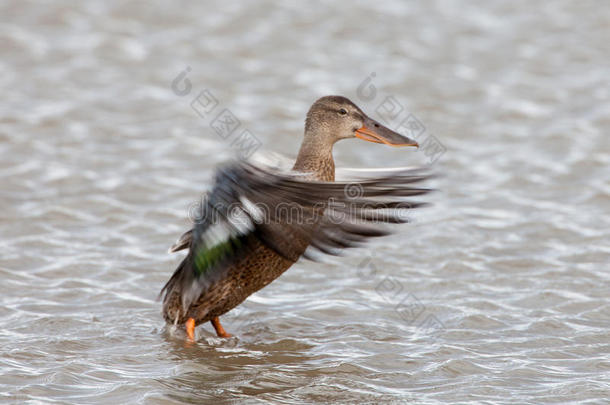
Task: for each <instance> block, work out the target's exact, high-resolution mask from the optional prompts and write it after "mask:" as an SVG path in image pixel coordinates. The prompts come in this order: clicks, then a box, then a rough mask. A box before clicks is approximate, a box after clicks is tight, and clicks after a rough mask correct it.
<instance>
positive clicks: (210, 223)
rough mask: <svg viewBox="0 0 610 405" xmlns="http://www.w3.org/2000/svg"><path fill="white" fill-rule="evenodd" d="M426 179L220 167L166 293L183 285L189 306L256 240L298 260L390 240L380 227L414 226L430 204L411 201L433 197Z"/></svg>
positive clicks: (402, 173) (403, 172)
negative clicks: (411, 218) (321, 176)
mask: <svg viewBox="0 0 610 405" xmlns="http://www.w3.org/2000/svg"><path fill="white" fill-rule="evenodd" d="M427 178H429V176H427V175H426V174H424V173H423V172H422V171H421V170H413V169H394V170H392V169H388V170H384V171H381V172H378V173H376V176H375V177H369V178H363V177H359V178H355V179H353V180H351V181H339V182H321V181H314V180H311V177H310V175H308V174H307V173H294V172H286V171H281V170H278V169H276V168H273V167H270V166H264V165H258V164H253V163H247V162H237V163H233V164H231V165H228V166H226V167H224V168H221V169H220V170H219V171H218V172H217V174H216V179H215V184H214V187H213V189H212V190H211V191H210V192H209V193H208V194H207V197H206V199H205V200H204V201H203V202H202V205H201V211H200V217H199V218H198V219H197V221H196V223H195V226H194V228H193V229H192V230H191V231H189V232H186V233H185V234H184V235H182V236H181V237H180V238H179V240H178V242H176V244H175V245H174V246H173V247H172V248H170V251H177V250H180V249H184V248H186V247H189V248H190V250H189V255H188V256H187V258H186V259H185V263H183V264H182V265H181V267H179V268H178V270H177V271H176V272H175V273H174V276H172V279H170V281H169V282H168V284H166V286H165V287H164V289H163V290H162V293H163V291H166V297H167V292H169V291H170V290H171V289H172V288H173V286H175V285H178V284H179V286H180V291H181V294H182V298H183V308H188V306H189V305H190V303H192V302H193V300H195V299H197V298H198V296H199V295H200V294H201V292H202V291H203V290H204V289H205V288H206V286H207V285H209V283H212V282H213V281H214V280H215V277H218V276H220V275H221V274H222V270H223V268H226V267H227V266H226V264H228V263H230V262H231V260H236V259H237V258H238V257H240V255H243V254H244V253H247V251H248V248H249V246H251V245H252V243H251V242H252V240H253V239H256V240H258V241H259V242H261V243H263V244H264V245H266V246H268V247H270V248H271V249H273V250H274V251H275V252H277V253H278V254H279V255H281V256H283V257H284V258H286V259H288V260H291V261H296V260H298V259H299V257H301V256H302V255H303V253H305V251H306V249H307V247H308V246H310V247H311V248H310V249H311V251H310V250H308V251H307V253H308V254H307V255H306V256H307V257H309V258H312V257H314V256H315V254H311V253H314V252H317V253H323V254H331V255H338V254H340V253H341V252H342V251H343V250H344V249H345V248H350V247H354V246H358V245H360V244H361V243H362V242H364V241H365V240H366V239H368V238H371V237H377V236H383V235H387V234H388V233H389V232H388V230H387V229H384V228H383V227H380V224H381V223H404V222H408V217H407V215H406V213H407V212H408V210H410V209H413V208H416V207H419V206H421V205H423V203H421V202H417V201H410V200H408V197H414V196H419V195H422V194H425V193H427V192H429V191H430V190H429V189H426V188H418V187H414V184H416V183H419V182H421V181H423V180H425V179H427ZM178 273H179V274H178ZM172 280H173V281H172Z"/></svg>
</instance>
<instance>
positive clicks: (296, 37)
mask: <svg viewBox="0 0 610 405" xmlns="http://www.w3.org/2000/svg"><path fill="white" fill-rule="evenodd" d="M0 9H1V12H0V15H1V16H2V20H1V21H2V22H1V25H0V54H1V58H0V88H1V89H2V98H3V102H2V104H1V106H0V151H1V152H0V153H1V157H2V159H1V160H0V194H1V198H0V218H1V220H0V235H2V237H1V238H0V249H1V251H2V252H3V253H2V256H1V259H0V272H1V277H2V280H3V282H2V283H1V284H0V297H1V298H0V324H1V325H2V327H1V328H0V353H1V356H0V386H1V389H0V392H1V394H0V398H2V400H3V402H6V403H24V402H29V403H62V404H63V403H69V404H84V403H147V404H166V403H201V402H212V401H214V402H219V401H221V402H236V403H244V402H245V403H267V402H268V403H298V402H307V403H328V402H340V403H356V402H358V403H452V402H453V403H457V402H460V403H464V402H469V401H473V402H487V403H532V404H539V403H568V402H572V403H604V402H605V401H607V398H609V397H610V332H609V329H608V325H609V324H610V298H609V295H610V294H609V292H610V284H609V278H610V277H609V276H608V264H609V263H610V260H609V259H610V249H609V247H608V246H609V243H608V242H609V241H610V238H609V236H610V235H609V229H610V218H609V215H608V214H609V208H610V198H609V197H610V170H608V166H609V165H610V140H609V137H608V129H609V128H610V120H609V118H608V117H610V103H609V92H610V90H609V86H608V84H609V83H608V68H609V65H610V60H609V59H608V48H607V44H608V43H609V42H610V29H609V25H608V21H610V9H608V7H607V4H606V3H605V2H603V1H584V2H568V1H558V2H553V3H549V4H547V5H544V6H543V5H541V4H537V3H533V2H526V1H517V2H511V3H501V2H482V1H479V2H468V3H466V2H463V3H460V2H449V1H431V2H425V3H421V4H419V3H418V4H406V3H403V2H399V1H381V2H375V3H374V4H373V3H365V2H350V3H334V2H317V3H312V4H310V3H307V4H305V3H302V4H293V5H290V6H288V5H285V6H276V5H274V4H272V3H271V2H259V3H257V4H256V5H255V4H254V3H253V4H248V5H245V4H242V5H236V4H232V5H226V4H224V3H223V2H201V3H175V2H172V3H169V2H156V3H151V2H129V3H125V2H118V1H99V2H94V1H89V2H79V3H78V4H76V3H74V2H67V1H65V2H62V1H56V2H50V3H47V4H44V3H43V4H34V3H24V2H18V1H6V2H3V3H2V4H1V5H0ZM187 66H188V67H190V69H191V70H190V72H189V73H188V76H187V78H188V79H189V80H190V83H191V86H192V88H191V91H190V93H189V94H188V95H184V96H180V95H177V94H175V92H174V91H172V87H171V82H172V80H174V78H175V77H176V76H177V75H178V74H180V72H182V71H183V70H184V69H186V68H187ZM373 72H374V75H372V74H373ZM369 78H371V79H372V80H371V81H367V79H369ZM181 85H184V82H181ZM359 86H360V90H359ZM371 86H373V87H371ZM179 89H184V88H183V87H180V88H179ZM204 89H208V90H209V92H210V93H209V94H211V95H213V97H214V98H215V99H216V100H217V101H218V103H219V104H218V105H219V107H218V108H228V109H229V110H230V111H231V112H232V113H233V114H234V115H235V117H237V118H238V119H239V121H240V122H241V126H240V129H239V131H241V130H242V129H248V130H249V131H250V133H251V134H252V135H253V136H254V137H255V138H256V139H257V140H259V141H260V142H261V144H262V149H261V150H273V151H279V152H283V153H288V154H292V155H294V154H296V151H297V148H298V144H299V142H300V136H301V133H302V126H303V120H304V115H305V112H306V110H307V108H308V107H309V105H310V104H311V103H312V102H313V100H315V99H316V98H317V97H319V96H322V95H325V94H343V95H346V96H348V97H350V98H352V99H353V100H354V101H355V102H356V103H357V104H359V105H360V106H361V107H362V108H364V109H365V110H367V111H369V112H370V114H371V115H372V116H373V117H376V118H379V117H380V116H379V114H378V113H377V112H375V110H376V109H377V107H378V106H379V105H380V104H381V103H382V102H384V100H386V97H388V96H393V97H394V98H393V99H391V100H393V101H397V102H399V103H400V105H401V106H402V107H403V110H402V111H401V115H400V117H399V118H396V120H399V121H400V120H402V119H403V118H404V117H406V116H408V114H409V113H412V114H413V116H414V117H415V118H416V119H417V120H418V122H421V124H422V125H424V126H425V132H424V133H422V134H420V138H419V140H420V142H422V141H424V140H428V142H434V145H436V146H439V144H438V143H440V146H442V148H441V149H438V150H436V151H437V152H438V153H433V152H434V150H431V149H428V155H426V152H425V151H419V152H416V151H413V150H405V149H400V150H399V149H390V148H387V147H384V146H381V145H372V144H368V143H364V142H362V141H358V140H350V141H342V142H341V143H340V144H338V145H337V147H336V149H335V157H336V160H337V165H338V166H360V167H365V166H399V165H405V164H408V165H430V166H431V167H432V168H433V169H434V171H436V172H437V173H439V174H440V175H441V177H439V178H438V179H437V180H435V181H434V182H433V184H431V185H432V186H434V187H436V188H438V189H439V190H440V192H438V193H436V194H435V195H433V196H431V197H430V200H431V201H433V202H434V206H433V207H431V208H428V209H426V210H421V211H419V212H414V213H413V215H414V219H415V221H416V222H415V223H414V224H412V225H409V226H406V227H403V228H401V229H400V231H401V232H400V233H399V234H398V235H395V236H393V237H390V238H387V239H384V240H382V241H376V242H375V243H373V244H371V245H369V246H368V248H366V249H362V250H358V251H354V252H352V253H351V254H350V256H349V257H346V258H342V259H337V260H331V261H330V262H329V263H322V264H319V263H311V262H300V263H298V264H296V265H295V266H294V267H293V268H291V269H290V270H289V271H288V272H287V273H286V274H284V275H283V276H282V277H281V278H280V279H279V280H277V281H276V282H274V283H273V284H272V285H270V286H269V287H267V288H265V289H264V290H262V291H260V292H259V293H257V294H255V295H254V296H252V297H251V298H250V299H248V301H247V302H246V304H245V305H244V306H242V307H240V308H238V309H237V310H235V311H234V312H232V313H230V314H227V315H226V316H225V317H223V324H224V326H225V328H226V329H227V330H228V331H229V332H230V333H233V334H234V335H236V336H237V338H232V339H229V340H221V339H218V338H216V337H215V336H214V335H213V334H212V329H211V328H210V326H209V325H206V326H203V327H200V328H199V329H198V330H197V334H198V340H197V343H196V344H192V345H188V344H185V343H184V338H183V335H181V334H180V333H179V332H177V331H173V332H172V330H171V328H167V327H166V326H165V325H164V322H163V320H162V317H161V315H160V304H159V303H158V302H156V301H155V299H156V295H157V294H158V292H159V290H160V288H161V287H162V285H163V283H164V282H165V281H166V280H167V278H168V277H169V276H170V274H171V272H172V271H173V269H174V268H175V266H176V264H177V263H178V262H179V260H180V255H169V254H167V253H166V250H167V248H168V247H169V246H170V245H171V244H172V243H173V241H174V240H175V238H176V237H177V236H178V235H179V234H180V233H181V232H183V231H184V230H186V229H187V228H188V226H189V222H188V218H187V216H188V210H189V207H190V205H191V204H192V203H193V202H195V201H196V200H197V198H198V196H199V194H200V193H201V192H202V191H203V190H204V189H205V187H206V186H207V185H208V184H209V181H210V177H211V176H212V172H213V168H214V167H215V166H216V165H217V164H219V163H221V162H223V161H225V160H226V159H229V158H230V157H231V156H233V154H234V153H235V152H236V148H237V149H239V148H238V145H236V144H233V145H232V138H228V139H222V138H221V137H219V136H218V135H216V134H215V133H214V132H213V131H212V130H211V129H210V127H209V124H210V122H209V121H210V117H203V118H202V117H200V116H198V115H197V114H196V113H195V111H194V110H193V109H192V108H191V106H190V103H191V101H192V100H193V99H194V98H195V97H196V96H197V95H198V94H200V92H201V91H202V90H204ZM206 94H207V93H206ZM384 107H388V104H384ZM397 109H398V107H397ZM379 111H381V112H383V108H380V109H379ZM395 111H396V110H395ZM397 124H398V122H394V123H393V125H394V126H396V125H397ZM439 151H440V152H439ZM442 151H444V153H442Z"/></svg>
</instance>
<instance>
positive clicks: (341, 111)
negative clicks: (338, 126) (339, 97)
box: [339, 108, 347, 115]
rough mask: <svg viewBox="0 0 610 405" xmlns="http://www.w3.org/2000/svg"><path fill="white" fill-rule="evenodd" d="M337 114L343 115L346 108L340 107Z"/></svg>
mask: <svg viewBox="0 0 610 405" xmlns="http://www.w3.org/2000/svg"><path fill="white" fill-rule="evenodd" d="M339 114H341V115H345V114H347V110H346V109H345V108H342V109H340V110H339Z"/></svg>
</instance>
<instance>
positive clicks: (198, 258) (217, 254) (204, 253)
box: [195, 238, 241, 276]
mask: <svg viewBox="0 0 610 405" xmlns="http://www.w3.org/2000/svg"><path fill="white" fill-rule="evenodd" d="M239 246H241V241H240V240H239V239H237V238H231V239H229V240H227V241H226V242H223V243H219V244H218V245H215V246H212V247H211V248H209V249H200V250H199V251H198V252H197V254H196V255H195V273H196V274H197V276H201V275H202V274H204V273H205V272H206V271H207V270H208V269H209V268H211V267H212V266H214V265H215V264H217V263H218V262H219V261H220V260H221V259H222V258H223V257H225V256H227V255H229V254H231V253H232V252H233V251H234V250H235V249H236V248H237V247H239Z"/></svg>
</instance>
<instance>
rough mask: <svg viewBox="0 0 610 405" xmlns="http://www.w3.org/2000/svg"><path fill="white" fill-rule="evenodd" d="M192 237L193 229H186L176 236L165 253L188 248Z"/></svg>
mask: <svg viewBox="0 0 610 405" xmlns="http://www.w3.org/2000/svg"><path fill="white" fill-rule="evenodd" d="M192 239H193V230H192V229H189V230H188V231H186V232H184V233H183V234H182V235H180V237H179V238H178V240H177V241H176V243H174V244H173V245H172V246H171V247H170V248H169V249H168V250H167V253H174V252H177V251H179V250H182V249H186V248H188V247H189V246H191V240H192Z"/></svg>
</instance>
